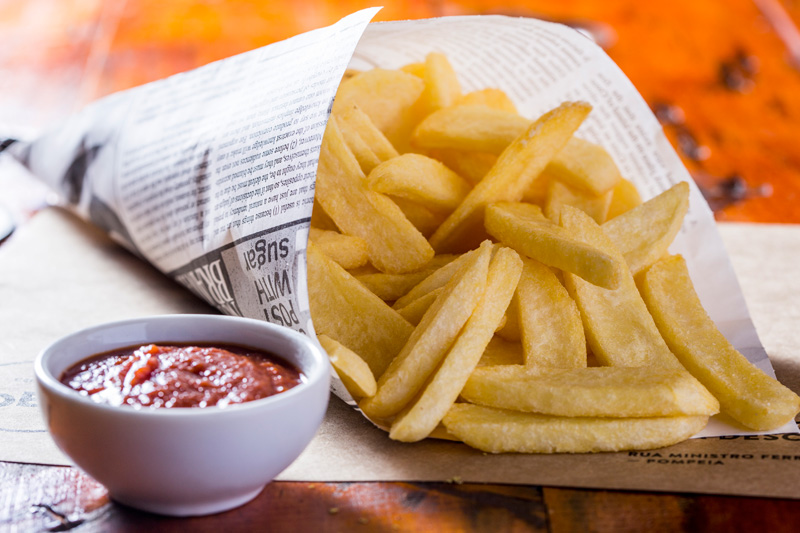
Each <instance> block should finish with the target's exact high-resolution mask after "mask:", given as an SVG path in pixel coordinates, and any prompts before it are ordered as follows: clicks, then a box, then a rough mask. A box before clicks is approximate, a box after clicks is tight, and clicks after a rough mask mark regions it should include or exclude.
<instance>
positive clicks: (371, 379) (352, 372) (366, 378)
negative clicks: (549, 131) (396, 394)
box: [317, 335, 378, 398]
mask: <svg viewBox="0 0 800 533" xmlns="http://www.w3.org/2000/svg"><path fill="white" fill-rule="evenodd" d="M317 340H319V343H320V344H321V345H322V347H323V348H325V351H326V352H328V359H329V360H330V362H331V366H332V367H333V369H334V370H336V374H337V375H338V376H339V379H341V380H342V383H343V384H344V386H345V388H346V389H347V392H349V393H350V395H351V396H352V397H353V398H365V397H370V396H372V395H373V394H375V390H376V389H377V388H378V386H377V384H376V383H375V376H373V375H372V371H371V370H370V369H369V365H368V364H367V362H366V361H364V359H362V358H361V357H360V356H359V355H358V354H357V353H355V352H354V351H353V350H351V349H350V348H348V347H347V346H344V345H343V344H341V343H339V342H337V341H335V340H334V339H332V338H330V337H328V336H327V335H318V336H317Z"/></svg>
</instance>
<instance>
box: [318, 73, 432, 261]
mask: <svg viewBox="0 0 800 533" xmlns="http://www.w3.org/2000/svg"><path fill="white" fill-rule="evenodd" d="M354 79H355V78H354ZM365 181H366V179H365V177H364V174H363V173H362V172H361V168H360V167H359V166H358V162H357V161H356V160H355V158H354V157H353V154H351V153H350V150H348V148H347V146H346V145H345V143H344V139H343V138H342V135H341V132H340V131H339V128H338V127H337V125H336V120H335V119H334V118H333V117H331V119H330V120H329V122H328V127H327V129H326V131H325V138H324V139H323V142H322V148H321V150H320V158H319V166H318V169H317V182H316V197H317V199H318V200H319V203H320V205H322V207H323V209H324V210H325V212H326V213H328V215H329V216H330V217H331V218H332V219H333V221H334V222H335V223H336V225H337V226H338V227H339V228H340V229H341V230H342V233H345V234H347V235H354V236H356V237H361V238H362V239H364V241H366V243H367V250H368V252H369V258H370V262H371V263H372V264H373V265H374V266H375V267H376V268H378V269H379V270H381V271H383V272H393V273H401V272H411V271H414V270H418V269H420V268H421V267H423V266H424V265H425V264H426V263H427V262H428V261H430V260H431V258H432V257H433V249H432V248H431V247H430V245H429V244H428V242H427V241H426V240H425V237H424V236H423V235H422V234H421V233H420V232H419V231H418V230H417V229H416V228H415V227H414V226H413V225H412V224H411V222H409V221H408V219H407V218H406V217H405V216H404V215H403V212H402V211H401V210H400V208H399V207H397V205H395V204H394V203H393V202H392V201H391V200H390V199H389V198H387V197H386V196H383V195H381V194H379V193H376V192H373V191H370V190H368V189H367V186H366V183H365Z"/></svg>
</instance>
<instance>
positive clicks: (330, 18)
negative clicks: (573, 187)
mask: <svg viewBox="0 0 800 533" xmlns="http://www.w3.org/2000/svg"><path fill="white" fill-rule="evenodd" d="M371 5H373V3H370V2H364V1H354V0H339V1H337V2H330V1H318V0H296V1H293V2H280V3H278V2H266V1H262V2H258V1H247V0H127V1H122V0H107V1H102V0H0V35H3V39H4V41H5V43H4V46H3V47H2V50H0V136H2V135H3V134H6V135H12V134H13V135H18V136H23V137H25V136H32V135H35V132H36V131H40V130H41V129H42V128H44V127H46V126H48V125H49V124H52V123H53V122H54V121H55V120H57V119H59V118H62V117H64V116H65V115H66V114H68V113H69V112H71V111H73V110H75V109H77V108H78V107H80V106H81V105H83V104H85V103H86V102H88V101H91V100H92V99H94V98H97V97H99V96H102V95H105V94H108V93H110V92H113V91H116V90H120V89H125V88H128V87H132V86H135V85H139V84H142V83H146V82H148V81H152V80H155V79H159V78H162V77H165V76H168V75H170V74H173V73H176V72H181V71H184V70H188V69H191V68H193V67H196V66H199V65H202V64H205V63H208V62H210V61H214V60H216V59H220V58H224V57H228V56H230V55H233V54H236V53H239V52H243V51H246V50H250V49H252V48H256V47H259V46H263V45H266V44H269V43H271V42H274V41H278V40H282V39H284V38H287V37H290V36H292V35H295V34H297V33H301V32H304V31H307V30H310V29H314V28H317V27H321V26H325V25H328V24H331V23H333V22H335V21H336V20H338V19H339V18H341V17H343V16H345V15H347V14H349V13H352V12H353V11H356V10H358V9H361V8H364V7H369V6H371ZM488 13H500V14H506V15H511V16H523V17H539V18H545V19H548V20H554V21H560V22H565V23H569V24H571V25H575V26H578V27H580V28H583V29H584V30H586V31H588V32H589V33H591V34H592V35H593V36H594V37H595V39H596V40H597V41H598V43H599V44H601V46H603V47H604V48H605V49H606V51H607V52H608V54H609V55H610V56H611V57H612V58H613V59H614V60H615V61H616V62H617V63H618V64H619V66H620V67H621V68H622V70H623V71H624V72H625V73H626V74H627V75H628V77H629V78H630V79H631V80H632V81H633V83H634V85H636V87H637V88H638V89H639V91H640V92H641V93H642V95H643V96H644V98H645V100H646V101H647V102H648V103H649V104H650V106H651V108H652V109H653V110H654V112H656V115H657V116H658V117H659V119H660V120H661V121H662V124H663V125H664V128H665V131H666V132H667V135H668V136H669V138H670V140H671V141H672V142H673V145H674V146H675V147H676V149H677V150H678V153H679V154H680V155H681V157H682V158H683V160H684V162H685V164H686V166H687V167H688V168H689V170H690V171H691V172H692V174H693V176H694V177H695V180H696V181H697V183H698V184H699V185H700V186H701V188H702V189H703V190H704V192H705V193H706V196H707V198H708V200H709V203H710V204H711V206H712V208H713V209H714V210H715V213H716V216H717V218H718V219H720V220H736V221H758V222H786V223H800V151H799V150H797V148H796V144H797V141H796V139H797V138H798V135H797V134H798V124H800V97H799V96H798V95H800V70H799V68H800V34H798V31H797V26H796V22H797V21H798V20H800V2H798V1H797V0H729V1H723V0H716V1H700V0H674V1H670V2H666V1H653V2H640V1H637V0H602V1H601V0H563V1H561V2H557V3H556V2H548V1H544V0H524V1H523V0H507V1H499V2H498V1H497V0H495V1H480V0H462V1H451V0H439V1H436V0H429V1H424V0H404V1H393V2H389V3H387V5H386V7H385V8H384V9H383V10H382V11H381V12H380V13H379V14H378V16H377V18H376V20H399V19H413V18H427V17H437V16H450V15H474V14H488Z"/></svg>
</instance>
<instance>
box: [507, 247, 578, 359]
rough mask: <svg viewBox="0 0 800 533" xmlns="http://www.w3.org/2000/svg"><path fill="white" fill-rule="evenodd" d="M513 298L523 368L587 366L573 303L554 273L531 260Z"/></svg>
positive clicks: (527, 260)
mask: <svg viewBox="0 0 800 533" xmlns="http://www.w3.org/2000/svg"><path fill="white" fill-rule="evenodd" d="M524 264H525V268H524V269H523V271H522V277H521V278H520V280H519V284H518V285H517V291H516V293H515V294H514V299H515V300H516V303H517V307H518V309H519V328H520V336H521V338H522V348H523V350H524V353H525V364H526V365H528V366H544V367H553V368H581V367H585V366H586V339H585V337H584V335H583V324H582V323H581V315H580V313H579V312H578V307H577V306H576V305H575V301H574V300H572V298H570V296H569V293H568V292H567V290H566V289H565V288H564V286H563V285H561V282H560V281H558V278H556V275H555V274H553V271H552V270H550V269H549V268H547V267H546V266H544V265H543V264H542V263H539V262H538V261H534V260H533V259H528V258H525V259H524Z"/></svg>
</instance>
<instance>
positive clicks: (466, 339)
mask: <svg viewBox="0 0 800 533" xmlns="http://www.w3.org/2000/svg"><path fill="white" fill-rule="evenodd" d="M521 272H522V260H521V259H520V258H519V255H517V253H516V252H515V251H514V250H512V249H510V248H500V249H499V250H498V251H497V253H496V254H495V255H494V257H493V258H492V260H491V263H490V264H489V273H488V276H487V281H486V289H485V290H484V294H483V296H482V298H481V300H480V302H479V303H478V306H477V307H476V308H475V310H474V311H473V313H472V316H470V317H469V320H467V323H466V324H465V325H464V328H463V329H462V330H461V332H460V333H459V334H458V337H457V338H456V341H455V343H454V344H453V346H452V348H450V351H449V352H448V353H447V355H446V356H445V358H444V360H443V361H442V364H441V365H440V366H439V368H438V369H436V371H435V372H434V374H433V376H431V378H430V380H429V381H428V383H427V384H426V385H425V387H424V388H423V389H422V391H421V392H420V394H419V396H417V398H416V399H415V400H414V401H413V402H412V403H411V404H410V405H409V406H408V407H406V408H405V409H404V410H403V411H401V412H400V414H399V415H398V416H397V418H396V419H395V420H394V422H393V423H392V428H391V430H390V431H389V437H390V438H392V439H394V440H400V441H404V442H415V441H418V440H422V439H424V438H425V437H427V436H428V435H429V434H430V433H431V432H432V431H433V430H434V429H435V428H436V426H437V425H438V424H439V422H440V421H441V420H442V417H444V415H445V414H446V413H447V410H448V409H449V408H450V406H451V405H453V402H455V401H456V398H458V394H459V392H460V391H461V389H462V388H463V387H464V383H466V381H467V378H469V376H470V374H471V373H472V371H473V369H474V368H475V366H476V365H477V364H478V361H479V360H480V358H481V355H482V354H483V352H484V350H485V349H486V345H487V344H489V341H490V340H491V338H492V335H493V334H494V330H495V328H496V327H497V324H498V323H499V322H500V320H501V319H502V318H503V311H504V310H505V308H506V307H508V302H510V301H511V296H512V295H513V294H514V289H515V287H516V286H517V281H518V280H519V277H520V274H521Z"/></svg>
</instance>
